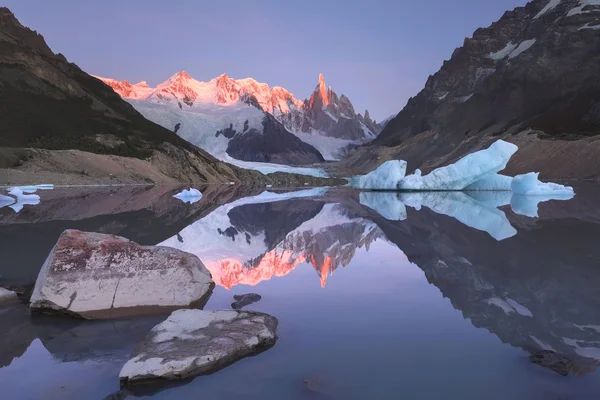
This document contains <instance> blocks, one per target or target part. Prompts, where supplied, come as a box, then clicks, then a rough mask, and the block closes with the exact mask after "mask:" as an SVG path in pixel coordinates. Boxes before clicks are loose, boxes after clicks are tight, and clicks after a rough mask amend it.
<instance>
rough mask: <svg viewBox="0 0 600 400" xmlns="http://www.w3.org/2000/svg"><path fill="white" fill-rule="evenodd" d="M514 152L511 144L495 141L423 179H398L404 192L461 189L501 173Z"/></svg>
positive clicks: (415, 175)
mask: <svg viewBox="0 0 600 400" xmlns="http://www.w3.org/2000/svg"><path fill="white" fill-rule="evenodd" d="M517 150H518V147H517V146H515V145H514V144H512V143H508V142H505V141H503V140H498V141H496V142H494V143H493V144H492V145H491V146H490V147H489V148H487V149H485V150H480V151H477V152H475V153H471V154H469V155H466V156H464V157H463V158H461V159H460V160H458V161H457V162H455V163H454V164H450V165H448V166H446V167H441V168H437V169H435V170H433V171H432V172H431V173H429V174H428V175H425V176H420V175H418V174H414V175H409V176H407V177H406V178H404V179H403V180H402V183H401V188H402V189H404V190H462V189H464V188H466V187H467V186H469V185H471V184H473V183H475V182H477V181H478V180H480V179H482V178H485V177H486V176H489V175H492V174H495V173H497V172H499V171H502V170H503V169H504V168H505V167H506V164H507V163H508V161H509V160H510V157H511V156H512V155H513V154H514V153H515V152H516V151H517Z"/></svg>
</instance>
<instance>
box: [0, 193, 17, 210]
mask: <svg viewBox="0 0 600 400" xmlns="http://www.w3.org/2000/svg"><path fill="white" fill-rule="evenodd" d="M14 202H15V199H13V198H12V197H8V196H4V195H3V194H0V208H2V207H6V206H9V205H11V204H13V203H14Z"/></svg>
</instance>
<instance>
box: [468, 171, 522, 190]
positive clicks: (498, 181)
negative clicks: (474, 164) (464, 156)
mask: <svg viewBox="0 0 600 400" xmlns="http://www.w3.org/2000/svg"><path fill="white" fill-rule="evenodd" d="M512 180H513V178H512V177H511V176H506V175H500V174H493V175H489V176H486V177H484V178H482V179H480V180H478V181H477V182H474V183H472V184H470V185H469V186H467V187H466V188H465V190H466V191H475V192H477V191H491V190H493V191H500V190H502V191H511V190H512V188H511V184H512Z"/></svg>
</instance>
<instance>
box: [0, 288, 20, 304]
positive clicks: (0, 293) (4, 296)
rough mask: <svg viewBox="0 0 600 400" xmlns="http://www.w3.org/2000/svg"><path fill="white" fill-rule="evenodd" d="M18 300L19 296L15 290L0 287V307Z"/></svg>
mask: <svg viewBox="0 0 600 400" xmlns="http://www.w3.org/2000/svg"><path fill="white" fill-rule="evenodd" d="M18 301H19V297H18V296H17V294H16V293H15V292H12V291H10V290H8V289H4V288H1V287H0V307H3V306H7V305H9V304H14V303H17V302H18Z"/></svg>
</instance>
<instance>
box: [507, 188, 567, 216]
mask: <svg viewBox="0 0 600 400" xmlns="http://www.w3.org/2000/svg"><path fill="white" fill-rule="evenodd" d="M573 196H575V194H573V193H557V194H548V195H545V196H525V195H520V194H513V195H512V197H511V199H510V207H511V208H512V210H513V211H514V212H515V214H519V215H524V216H526V217H531V218H537V217H538V205H539V203H542V202H545V201H550V200H571V199H572V198H573Z"/></svg>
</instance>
